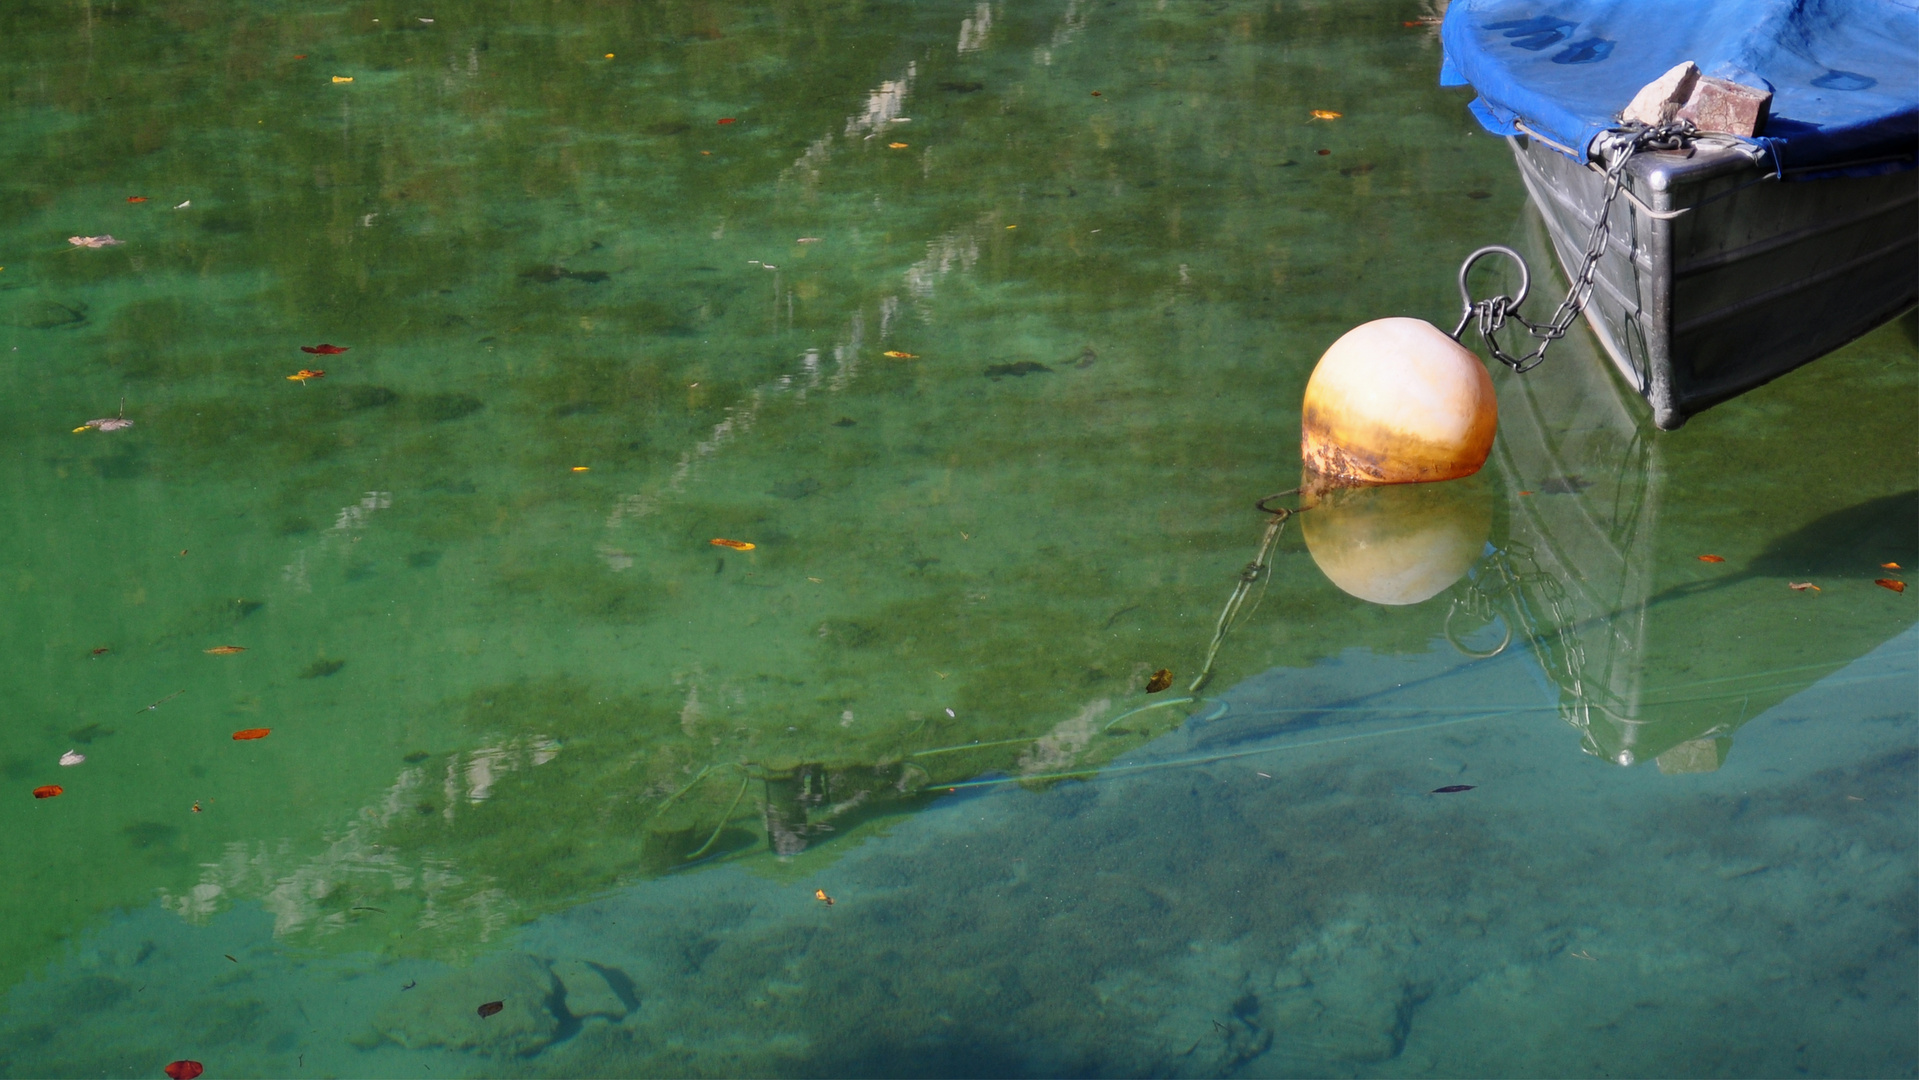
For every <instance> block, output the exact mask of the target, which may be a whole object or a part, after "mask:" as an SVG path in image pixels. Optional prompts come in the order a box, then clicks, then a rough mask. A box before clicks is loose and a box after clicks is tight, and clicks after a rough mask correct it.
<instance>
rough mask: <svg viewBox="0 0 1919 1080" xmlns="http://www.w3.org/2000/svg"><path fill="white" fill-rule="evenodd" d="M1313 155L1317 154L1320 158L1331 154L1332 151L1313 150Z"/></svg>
mask: <svg viewBox="0 0 1919 1080" xmlns="http://www.w3.org/2000/svg"><path fill="white" fill-rule="evenodd" d="M1313 153H1315V154H1318V155H1319V156H1320V157H1325V156H1326V155H1327V154H1330V153H1332V151H1331V150H1315V151H1313Z"/></svg>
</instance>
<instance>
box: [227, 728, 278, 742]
mask: <svg viewBox="0 0 1919 1080" xmlns="http://www.w3.org/2000/svg"><path fill="white" fill-rule="evenodd" d="M271 734H273V729H272V728H270V727H250V728H248V729H246V730H245V731H236V732H234V733H233V741H234V742H246V741H247V740H249V739H264V738H266V737H267V736H268V735H271Z"/></svg>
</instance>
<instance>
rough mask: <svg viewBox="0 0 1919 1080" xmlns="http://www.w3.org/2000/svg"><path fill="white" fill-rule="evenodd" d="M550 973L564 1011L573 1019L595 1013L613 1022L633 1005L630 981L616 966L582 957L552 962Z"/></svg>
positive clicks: (634, 1003) (634, 1002)
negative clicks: (556, 979)
mask: <svg viewBox="0 0 1919 1080" xmlns="http://www.w3.org/2000/svg"><path fill="white" fill-rule="evenodd" d="M553 974H554V975H556V976H558V977H559V980H560V992H561V993H562V994H564V995H565V1000H566V1011H567V1012H568V1013H570V1014H572V1015H573V1017H574V1018H575V1019H578V1020H586V1019H589V1018H591V1017H595V1016H598V1017H604V1018H605V1019H608V1020H612V1021H615V1022H617V1021H620V1020H624V1019H626V1014H627V1013H628V1012H631V1011H632V1009H633V1006H634V1005H636V1004H637V1002H636V1001H634V1000H633V980H631V979H629V978H627V977H626V975H625V974H624V973H622V972H620V971H619V970H617V969H613V968H602V967H600V966H599V965H598V964H590V963H588V962H586V961H585V960H559V961H555V962H554V964H553ZM622 984H623V985H622Z"/></svg>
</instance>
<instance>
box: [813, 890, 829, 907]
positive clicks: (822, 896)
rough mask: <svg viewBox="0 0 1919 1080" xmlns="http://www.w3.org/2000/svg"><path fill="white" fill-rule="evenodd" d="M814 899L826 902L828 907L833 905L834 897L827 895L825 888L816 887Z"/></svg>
mask: <svg viewBox="0 0 1919 1080" xmlns="http://www.w3.org/2000/svg"><path fill="white" fill-rule="evenodd" d="M813 899H815V900H818V901H819V902H820V903H822V904H825V905H826V906H827V907H832V906H833V898H832V897H830V896H828V895H826V890H825V889H814V890H813Z"/></svg>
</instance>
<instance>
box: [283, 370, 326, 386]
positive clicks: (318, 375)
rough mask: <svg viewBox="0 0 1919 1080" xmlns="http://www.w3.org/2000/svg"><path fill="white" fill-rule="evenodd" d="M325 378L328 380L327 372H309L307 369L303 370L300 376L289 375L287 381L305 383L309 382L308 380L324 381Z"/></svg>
mask: <svg viewBox="0 0 1919 1080" xmlns="http://www.w3.org/2000/svg"><path fill="white" fill-rule="evenodd" d="M324 378H326V372H324V371H309V370H307V369H306V368H301V369H300V371H299V374H297V375H288V376H287V381H288V382H297V383H303V382H305V381H307V380H308V379H324Z"/></svg>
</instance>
